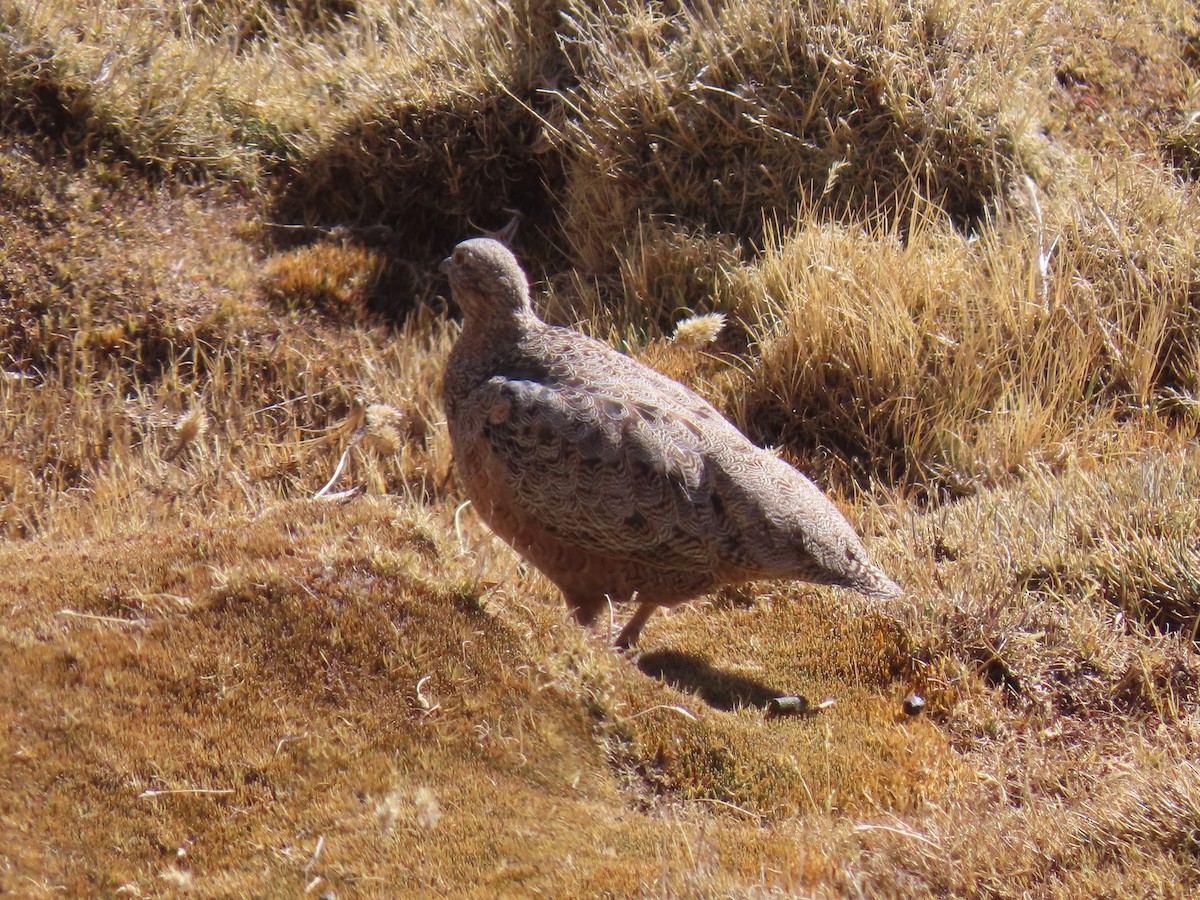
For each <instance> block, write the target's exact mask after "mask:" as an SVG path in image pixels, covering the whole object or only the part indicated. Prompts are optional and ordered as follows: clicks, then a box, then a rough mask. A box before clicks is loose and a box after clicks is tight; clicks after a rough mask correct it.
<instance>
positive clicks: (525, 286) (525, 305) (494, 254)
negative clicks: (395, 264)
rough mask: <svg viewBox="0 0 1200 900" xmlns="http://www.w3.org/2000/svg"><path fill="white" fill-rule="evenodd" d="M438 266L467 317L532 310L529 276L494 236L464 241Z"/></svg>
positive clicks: (493, 316)
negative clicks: (447, 278)
mask: <svg viewBox="0 0 1200 900" xmlns="http://www.w3.org/2000/svg"><path fill="white" fill-rule="evenodd" d="M439 268H440V269H441V270H442V271H443V272H445V273H446V275H447V276H449V278H450V290H451V292H452V293H453V295H454V301H455V302H456V303H457V304H458V306H459V308H460V309H461V310H462V312H463V315H464V316H466V317H467V318H468V319H471V318H475V319H479V320H481V321H489V320H500V319H506V318H512V317H514V316H518V315H521V314H532V313H533V308H532V306H531V305H530V302H529V279H528V278H526V277H525V273H524V272H523V271H522V270H521V264H520V263H518V262H517V258H516V257H515V256H513V255H512V253H511V251H509V249H508V248H507V247H505V246H504V245H503V244H501V243H500V242H499V241H497V240H493V239H492V238H472V239H471V240H469V241H463V242H462V243H461V244H459V245H458V246H457V247H455V248H454V252H453V253H452V254H451V255H450V256H448V257H446V258H445V259H444V260H442V264H441V266H440V267H439Z"/></svg>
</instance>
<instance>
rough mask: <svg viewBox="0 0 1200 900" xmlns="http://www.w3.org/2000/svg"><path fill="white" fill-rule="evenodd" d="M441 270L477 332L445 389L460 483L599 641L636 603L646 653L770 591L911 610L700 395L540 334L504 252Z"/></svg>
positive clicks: (763, 453) (620, 642)
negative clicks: (763, 588)
mask: <svg viewBox="0 0 1200 900" xmlns="http://www.w3.org/2000/svg"><path fill="white" fill-rule="evenodd" d="M440 269H441V271H442V272H444V273H445V274H446V275H447V276H448V278H449V282H450V289H451V296H452V298H453V299H454V301H455V303H456V304H457V306H458V308H459V310H460V312H461V314H462V328H461V331H460V332H459V334H458V337H457V338H456V340H455V343H454V346H453V347H452V349H451V351H450V355H449V357H448V359H447V362H446V367H445V370H444V373H443V379H442V401H443V405H444V408H445V413H446V422H447V428H448V431H449V436H450V443H451V455H452V461H453V465H454V467H455V471H456V473H457V476H458V480H459V482H460V483H461V485H462V487H463V489H464V491H465V493H466V495H467V497H468V498H469V500H470V501H471V503H472V505H473V506H474V508H475V509H476V510H477V511H478V514H479V516H480V517H481V518H482V520H483V521H484V522H485V523H486V524H487V525H488V526H489V527H490V528H491V530H492V531H493V532H495V534H497V535H498V536H499V537H500V538H502V539H503V540H504V541H506V542H507V543H508V544H509V545H510V546H511V547H512V548H513V549H514V550H515V551H516V552H517V553H518V554H519V555H520V556H521V557H523V558H524V559H525V560H526V561H528V562H529V563H531V564H532V565H533V566H535V567H537V568H538V569H539V570H540V571H541V572H542V573H543V574H545V575H546V576H547V577H548V578H549V579H550V581H552V582H553V583H554V584H555V585H556V586H557V587H558V588H559V590H560V591H561V592H562V595H563V598H564V600H565V601H566V603H567V605H568V607H569V608H570V609H571V611H572V612H573V613H574V616H575V618H576V620H577V621H578V622H579V623H580V624H581V625H583V626H588V625H591V624H592V623H593V622H594V621H595V620H596V617H597V616H598V615H599V614H600V612H601V611H602V610H605V609H610V608H611V607H610V604H635V603H636V608H635V611H634V612H633V614H632V616H631V617H630V618H629V619H628V621H627V623H626V624H625V625H624V627H623V628H622V630H621V632H620V635H619V636H618V638H617V641H616V644H617V646H618V647H620V648H623V649H630V648H633V647H635V645H636V644H637V641H638V638H639V636H640V634H641V631H642V629H643V627H644V626H645V624H646V622H647V620H648V619H649V618H650V616H651V615H652V614H653V613H654V611H655V610H656V609H658V608H659V607H672V606H675V605H677V604H680V603H684V602H687V601H689V600H693V599H696V598H698V597H701V596H703V595H705V594H707V593H710V592H712V591H714V590H715V589H717V588H718V587H721V586H724V585H733V584H740V583H744V582H747V581H753V580H760V579H791V580H803V581H808V582H813V583H818V584H829V585H837V586H841V587H845V588H850V589H853V590H855V591H857V592H858V593H860V594H862V595H864V596H866V597H868V598H870V599H873V600H890V599H892V598H895V597H898V596H900V595H901V593H902V591H901V589H900V587H899V586H898V585H897V584H896V583H895V582H893V581H892V580H891V579H890V578H889V577H888V576H887V575H886V574H884V572H883V570H882V569H881V568H879V566H877V565H876V564H875V563H873V562H872V561H871V559H870V557H869V556H868V554H867V551H866V549H865V548H864V547H863V544H862V542H861V540H860V539H859V537H858V535H857V534H856V533H855V531H854V528H853V527H852V526H851V525H850V523H849V522H847V521H846V519H845V517H844V516H843V515H842V514H841V512H840V511H839V510H838V509H837V507H836V506H835V505H834V504H833V502H832V501H831V500H830V499H829V498H828V497H826V496H825V494H823V493H822V492H821V490H820V488H818V487H817V486H816V485H815V484H814V483H813V482H812V481H810V480H809V479H808V478H807V477H805V476H804V475H803V474H802V473H801V472H800V471H798V470H797V469H796V468H794V467H793V466H791V465H789V464H788V463H787V462H786V461H785V460H783V459H781V458H780V457H778V456H777V455H775V454H774V453H772V452H770V451H768V450H764V449H763V448H760V447H758V446H756V445H755V444H753V443H752V442H751V441H750V440H749V439H748V438H747V437H746V436H745V435H743V434H742V432H740V431H739V430H738V429H737V427H736V426H734V425H733V423H732V422H730V421H729V420H728V419H726V418H725V417H724V416H723V415H721V413H720V412H718V411H717V409H716V408H715V407H713V406H712V405H711V404H710V403H708V401H706V400H705V399H703V398H702V397H700V396H699V395H698V394H696V393H695V392H694V391H692V390H691V389H690V388H688V387H686V386H684V385H683V384H680V383H679V382H677V381H675V380H673V379H671V378H668V377H667V376H665V375H663V374H662V373H660V372H658V371H656V370H654V369H652V368H650V367H649V366H646V365H644V364H642V363H640V362H638V361H637V360H635V359H633V358H632V357H629V356H627V355H625V354H623V353H620V352H618V351H617V350H614V349H613V348H611V347H609V346H608V345H607V344H605V343H603V342H601V341H598V340H595V339H593V338H591V337H588V336H587V335H584V334H582V333H580V332H578V331H575V330H573V329H569V328H563V327H559V326H555V325H551V324H548V323H546V322H544V321H543V320H542V319H540V318H539V317H538V316H537V314H536V313H535V312H534V309H533V304H532V299H531V295H530V284H529V279H528V277H527V276H526V274H525V272H524V270H523V269H522V268H521V265H520V263H519V262H518V261H517V258H516V257H515V256H514V255H513V253H512V251H510V250H509V249H508V248H507V247H506V246H505V245H504V244H502V243H501V242H500V241H497V240H495V239H493V238H487V237H482V238H472V239H469V240H465V241H463V242H462V243H460V244H458V245H457V246H456V247H455V248H454V250H453V253H452V254H451V255H450V256H449V257H447V258H446V259H444V260H443V261H442V263H441V266H440Z"/></svg>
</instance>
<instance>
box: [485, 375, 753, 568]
mask: <svg viewBox="0 0 1200 900" xmlns="http://www.w3.org/2000/svg"><path fill="white" fill-rule="evenodd" d="M689 396H692V399H693V400H694V401H696V402H697V403H699V404H700V407H698V408H699V410H700V416H701V420H700V421H697V413H696V409H695V408H694V409H692V410H688V409H685V408H681V407H680V406H679V405H678V404H670V405H668V406H662V407H659V406H655V405H653V404H652V403H650V402H647V401H644V400H639V399H636V398H635V397H633V396H631V392H630V391H628V390H610V391H604V390H597V389H596V388H595V387H594V386H592V387H589V388H582V387H575V386H573V385H570V384H565V385H564V384H556V383H553V382H551V383H547V382H543V381H539V380H527V379H521V378H518V377H507V376H496V377H493V378H491V379H490V380H489V381H487V382H485V383H484V384H482V385H480V386H479V387H478V388H476V391H475V392H474V396H473V397H472V398H471V403H472V405H473V406H474V407H475V408H476V410H477V411H478V414H479V415H480V428H481V436H482V439H483V441H482V442H483V444H484V446H485V447H486V452H487V455H488V456H489V457H490V458H491V466H490V467H489V468H490V469H491V471H493V472H497V471H498V472H499V473H500V475H501V477H502V478H503V479H504V480H505V482H506V483H507V484H506V486H507V488H508V493H509V496H511V497H512V498H513V502H515V503H516V504H517V505H518V506H519V507H520V508H521V510H522V511H523V512H524V513H525V514H526V515H528V516H531V517H534V518H535V520H536V521H537V522H538V524H539V525H540V527H542V528H544V529H546V530H547V531H550V532H551V533H553V534H554V535H556V536H557V537H559V538H560V539H561V540H563V541H564V542H566V543H568V544H570V545H573V546H577V547H579V548H580V549H582V550H586V551H588V552H591V553H594V554H599V555H603V556H608V557H612V558H614V559H627V560H641V561H646V562H652V563H654V564H655V565H656V566H659V567H662V568H679V569H689V568H694V567H697V566H708V567H716V566H718V565H719V564H722V563H723V564H725V565H728V564H729V563H730V562H733V561H734V560H732V559H731V555H736V546H737V540H736V538H737V535H736V531H737V526H736V525H735V523H733V522H732V520H731V518H730V517H729V515H727V513H726V509H725V500H723V498H722V488H723V486H725V485H727V481H726V479H725V478H724V477H723V474H722V473H721V472H720V470H719V468H718V467H716V466H715V465H714V462H713V457H712V454H711V452H710V451H711V446H710V444H711V439H710V437H709V431H710V430H711V429H713V428H717V429H725V428H728V429H729V430H731V431H732V430H733V429H732V426H729V425H728V423H727V422H725V420H724V419H723V418H722V417H721V416H720V415H719V414H718V413H717V412H716V411H715V410H713V409H712V408H711V407H708V405H707V404H705V403H704V402H703V401H702V400H700V398H698V397H694V395H689ZM707 416H711V417H713V418H714V420H715V421H714V423H709V422H708V421H706V420H705V418H704V417H707ZM716 423H719V425H718V424H716Z"/></svg>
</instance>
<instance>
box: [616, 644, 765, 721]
mask: <svg viewBox="0 0 1200 900" xmlns="http://www.w3.org/2000/svg"><path fill="white" fill-rule="evenodd" d="M637 666H638V668H639V669H641V670H642V671H643V672H644V673H645V674H647V675H649V676H651V677H652V678H658V679H660V680H661V681H663V682H665V683H666V684H669V685H670V686H671V687H674V688H678V689H679V690H681V691H687V692H689V693H694V694H697V695H698V696H699V697H700V699H701V700H703V701H704V702H705V703H707V704H708V705H709V706H711V707H713V708H714V709H721V710H726V711H731V710H735V709H740V708H742V707H745V706H754V707H757V708H759V709H764V708H765V707H766V706H767V704H768V703H770V702H771V701H772V700H773V699H775V698H776V697H777V696H778V695H779V692H778V691H776V690H774V689H772V688H770V687H768V686H767V685H765V684H763V683H762V682H761V681H755V680H754V679H753V678H747V677H746V676H744V675H736V674H734V673H732V672H725V671H722V670H721V669H718V668H715V667H714V666H712V665H711V664H710V663H709V662H708V660H706V659H703V658H702V657H699V656H693V655H691V654H690V653H679V652H677V651H675V650H656V651H654V652H653V653H646V654H643V655H642V656H641V657H639V658H638V661H637Z"/></svg>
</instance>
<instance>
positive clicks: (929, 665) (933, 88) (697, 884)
mask: <svg viewBox="0 0 1200 900" xmlns="http://www.w3.org/2000/svg"><path fill="white" fill-rule="evenodd" d="M0 16H2V21H3V24H4V28H3V33H2V34H0V106H2V107H3V112H2V113H0V534H2V535H3V540H4V543H3V544H2V545H0V604H2V605H3V611H4V616H3V617H2V618H3V624H2V625H0V668H2V669H3V671H5V672H6V673H7V677H8V684H9V687H10V689H9V690H6V691H3V692H0V721H2V722H3V724H4V727H3V728H0V788H2V789H0V891H9V892H13V893H22V894H23V893H29V892H31V891H56V890H57V891H61V890H66V891H67V892H70V893H83V894H86V893H115V892H117V891H123V892H124V893H130V894H135V895H139V896H140V895H150V894H156V893H162V892H171V891H176V890H179V891H183V890H192V891H194V892H197V893H201V894H233V895H258V894H262V893H270V892H277V891H279V890H280V889H281V887H280V886H281V885H282V886H283V887H282V889H283V890H292V891H294V892H296V893H301V892H305V891H307V892H309V893H319V892H321V891H325V890H331V891H335V892H337V893H338V895H348V896H353V895H363V896H378V895H385V894H392V893H396V892H400V893H412V894H418V893H451V894H456V893H463V894H488V895H492V894H514V893H521V894H523V893H534V892H539V891H540V892H544V893H549V894H558V895H592V894H601V893H605V892H608V893H615V894H628V893H631V892H634V891H637V890H641V891H642V893H646V894H653V895H660V894H661V895H664V896H671V895H680V894H682V895H687V896H750V895H753V896H760V895H763V896H767V895H776V894H779V895H802V896H845V895H861V896H878V897H894V896H913V897H919V896H947V895H950V896H991V897H1022V896H1033V895H1037V896H1079V897H1085V896H1086V897H1090V896H1098V895H1104V896H1139V897H1140V896H1145V895H1155V896H1164V897H1174V896H1180V897H1182V896H1187V895H1189V894H1192V893H1195V892H1196V891H1197V890H1200V866H1198V865H1197V858H1198V856H1197V846H1196V833H1197V828H1198V827H1200V814H1198V808H1200V805H1198V799H1197V796H1196V789H1195V784H1196V775H1197V772H1196V770H1197V765H1198V760H1197V754H1196V750H1195V747H1196V741H1197V738H1198V737H1200V735H1198V733H1197V730H1198V729H1200V719H1198V716H1197V709H1198V703H1200V697H1198V693H1200V662H1198V660H1197V651H1196V646H1197V645H1196V634H1197V623H1198V622H1200V599H1198V598H1200V583H1198V580H1197V579H1198V577H1200V576H1198V574H1197V573H1198V571H1200V556H1198V553H1200V549H1198V546H1197V540H1196V535H1197V526H1198V522H1200V519H1198V515H1200V513H1198V511H1197V505H1196V500H1195V497H1196V494H1197V490H1198V489H1200V476H1198V474H1197V455H1196V446H1195V444H1196V429H1197V423H1198V422H1200V414H1198V412H1197V410H1200V404H1198V400H1197V397H1198V392H1200V339H1198V338H1197V337H1196V335H1197V333H1198V331H1200V322H1198V321H1197V309H1200V290H1198V280H1197V279H1198V277H1200V246H1198V245H1197V234H1200V206H1198V199H1197V193H1196V183H1195V174H1196V166H1195V141H1194V140H1193V137H1194V131H1195V129H1194V127H1193V126H1194V125H1195V122H1194V121H1193V120H1194V118H1195V108H1196V106H1197V94H1196V84H1197V80H1196V36H1197V34H1200V21H1198V20H1197V17H1196V13H1195V10H1194V8H1193V7H1192V6H1191V5H1190V4H1185V3H1182V2H1176V0H1144V2H1139V3H1136V4H1133V5H1129V4H1125V5H1123V6H1121V7H1120V8H1119V9H1118V8H1115V7H1113V6H1112V4H1101V3H1092V2H1089V0H1071V2H1069V3H1063V4H1058V5H1056V6H1054V7H1053V8H1049V7H1047V6H1046V5H1045V4H1030V3H1024V2H1015V0H1014V2H1006V3H1003V4H993V5H987V6H981V5H976V6H964V7H961V8H960V7H953V8H952V6H951V5H947V4H944V3H939V2H932V0H931V2H920V3H915V4H907V5H903V4H901V5H897V4H891V3H880V2H870V3H868V2H851V3H840V4H819V3H818V4H811V3H810V4H807V5H804V4H795V3H784V2H774V0H772V2H768V3H760V2H754V3H752V2H748V0H745V2H743V0H730V2H726V3H721V4H716V3H689V4H675V3H640V2H626V3H616V2H611V3H609V2H606V3H602V4H585V3H577V2H573V0H560V2H550V0H545V2H538V0H530V2H520V3H510V4H498V5H494V6H480V5H479V4H476V3H470V2H451V3H428V4H426V3H409V4H400V5H397V4H394V3H384V2H382V0H354V2H298V0H297V2H282V0H280V2H276V0H263V2H256V3H252V4H228V3H223V2H218V3H194V4H184V5H178V4H176V5H156V4H141V5H132V6H131V5H129V4H125V3H117V2H108V0H97V2H94V3H90V4H83V5H81V4H74V3H63V2H59V0H40V2H36V3H3V2H0ZM484 229H487V230H491V231H500V230H503V233H504V234H506V235H508V236H510V237H511V238H512V240H513V242H514V245H515V247H516V249H517V250H518V252H520V253H521V255H522V257H523V260H524V262H525V263H526V265H527V266H528V268H529V270H530V272H531V274H532V276H533V277H534V279H535V281H536V282H537V286H538V289H539V294H538V301H537V302H538V303H539V306H540V308H541V309H542V310H543V311H544V312H545V314H546V316H547V317H548V318H550V319H553V320H555V321H559V322H565V323H569V324H575V325H577V326H579V327H581V328H583V329H584V330H586V331H589V332H591V333H593V334H595V335H598V336H600V337H602V338H604V339H606V340H609V341H611V342H612V343H614V344H615V345H617V346H619V347H621V348H622V349H624V350H626V351H627V352H630V353H633V354H634V355H637V356H639V357H640V358H642V359H644V360H646V361H648V362H649V363H651V364H653V365H655V366H657V367H659V368H660V369H662V370H663V371H665V372H668V373H669V374H671V375H673V376H674V377H677V378H680V379H681V380H683V381H686V382H688V383H689V384H692V385H693V386H695V387H696V388H697V389H698V390H700V391H701V392H703V393H704V394H706V395H707V396H708V397H710V398H711V399H712V400H713V401H714V402H716V403H717V404H718V405H720V406H721V407H722V408H723V409H724V410H725V411H726V412H727V413H728V414H729V415H730V416H731V417H733V418H734V419H735V420H736V421H737V422H738V423H739V424H740V425H741V426H742V427H743V428H744V429H745V430H746V431H747V432H748V433H749V434H751V435H752V436H753V437H754V439H756V440H758V441H759V442H761V443H763V444H769V445H773V446H777V447H778V448H779V450H780V452H781V453H783V454H784V455H786V456H787V457H788V458H790V459H792V460H794V461H795V462H797V463H798V464H799V465H801V467H803V468H804V469H805V470H806V471H808V472H809V473H810V474H812V475H813V476H814V477H815V478H816V479H817V480H818V481H819V482H820V483H821V484H822V485H823V486H825V487H827V488H829V489H830V491H831V493H832V494H833V495H834V497H835V499H836V500H837V501H838V502H839V503H840V504H841V505H842V507H843V508H844V509H845V510H846V512H847V514H848V515H849V516H850V517H851V518H852V519H853V520H854V521H855V522H856V523H858V524H859V526H860V528H861V530H862V531H863V532H864V534H865V536H866V539H867V541H868V543H869V544H870V545H871V549H872V554H873V555H874V556H875V557H877V558H878V559H880V560H881V561H882V562H883V564H884V566H885V568H886V569H887V570H888V571H889V572H890V573H891V574H893V575H894V576H895V577H896V578H897V580H898V581H899V582H900V583H901V584H903V585H904V586H905V587H906V589H907V591H908V593H907V596H906V597H905V598H904V599H902V600H901V601H899V602H897V603H896V604H894V605H892V606H889V607H888V608H884V609H877V608H868V607H866V606H865V605H864V604H862V603H860V602H859V601H858V600H856V599H855V598H854V597H850V596H847V595H845V594H844V593H840V592H836V591H830V590H825V589H820V588H816V587H813V586H805V585H789V584H755V585H748V586H745V587H743V588H740V589H737V590H731V591H727V592H724V593H722V594H719V595H717V596H714V597H711V598H708V599H706V600H703V601H700V602H698V603H695V604H692V605H690V606H688V607H685V608H682V609H678V610H675V611H673V612H672V613H671V614H670V615H663V616H662V617H661V618H658V619H656V620H655V621H654V622H652V623H651V626H650V627H649V628H648V629H647V632H646V634H645V636H644V641H645V646H644V652H643V655H642V656H641V657H640V658H639V659H637V660H632V661H631V660H626V659H624V658H621V657H619V656H617V655H616V654H614V653H613V652H611V651H610V650H609V649H608V648H607V646H606V639H607V638H606V636H605V635H604V633H603V632H604V631H605V629H604V628H601V629H598V631H599V632H600V633H598V634H593V633H588V632H584V631H583V630H581V629H579V628H578V627H577V626H576V625H575V624H574V623H573V622H571V621H570V620H569V617H568V616H567V615H566V614H565V612H564V610H563V609H562V606H561V603H560V602H559V599H558V597H557V595H556V593H555V591H554V590H553V589H552V588H551V586H549V585H548V584H547V583H546V582H545V581H544V580H543V579H541V578H540V576H538V575H537V574H536V573H534V572H531V571H529V570H527V568H526V567H525V566H524V565H523V564H521V563H520V561H519V560H518V559H517V558H516V557H514V556H513V554H512V553H511V552H509V551H508V550H507V549H506V548H505V547H503V546H502V545H499V544H498V543H497V542H496V541H495V540H494V539H493V538H492V537H491V536H490V535H489V534H488V533H487V531H486V529H484V528H482V527H481V526H480V525H479V524H478V522H477V521H476V519H475V518H474V515H473V512H472V510H471V509H470V507H469V505H468V506H464V505H462V501H463V498H462V496H461V494H460V492H459V489H458V486H457V484H456V482H455V478H454V474H453V471H452V468H451V466H450V457H449V448H448V442H447V439H446V434H445V428H444V424H443V421H442V411H441V409H440V404H439V400H438V379H439V376H440V371H441V367H442V364H443V361H444V359H445V356H446V354H447V352H448V351H449V347H450V346H451V343H452V341H453V339H454V336H455V334H456V333H457V328H458V326H457V324H456V322H455V321H454V315H453V312H454V311H453V310H452V309H450V308H449V307H450V304H449V303H448V302H447V299H446V298H445V297H444V296H443V295H444V293H445V287H444V284H443V283H442V282H441V281H440V280H439V278H438V276H437V275H436V272H435V264H436V261H437V259H438V258H440V257H441V256H443V255H444V254H445V253H446V252H447V251H448V250H449V248H450V247H451V246H452V244H453V243H454V242H456V241H457V240H459V239H461V238H464V237H467V236H470V235H471V234H475V233H478V232H479V231H481V230H484ZM721 317H723V319H722V318H721ZM624 614H625V611H624V610H619V609H618V610H615V611H614V623H613V629H615V628H619V625H620V621H619V620H620V618H621V616H622V615H624ZM914 692H915V693H917V694H919V695H920V696H921V697H922V698H923V699H925V701H926V704H925V712H924V713H923V714H921V715H919V716H915V717H914V716H910V715H908V714H906V713H905V712H904V710H903V706H902V700H903V698H905V697H906V696H907V695H909V694H910V693H914ZM781 694H786V695H795V696H799V697H802V698H804V700H805V701H807V704H808V713H807V714H805V715H798V716H772V715H770V714H768V712H767V710H766V707H767V703H768V701H769V700H770V699H771V698H772V697H775V696H777V695H781ZM826 701H832V703H828V702H826ZM635 886H638V887H635Z"/></svg>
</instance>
